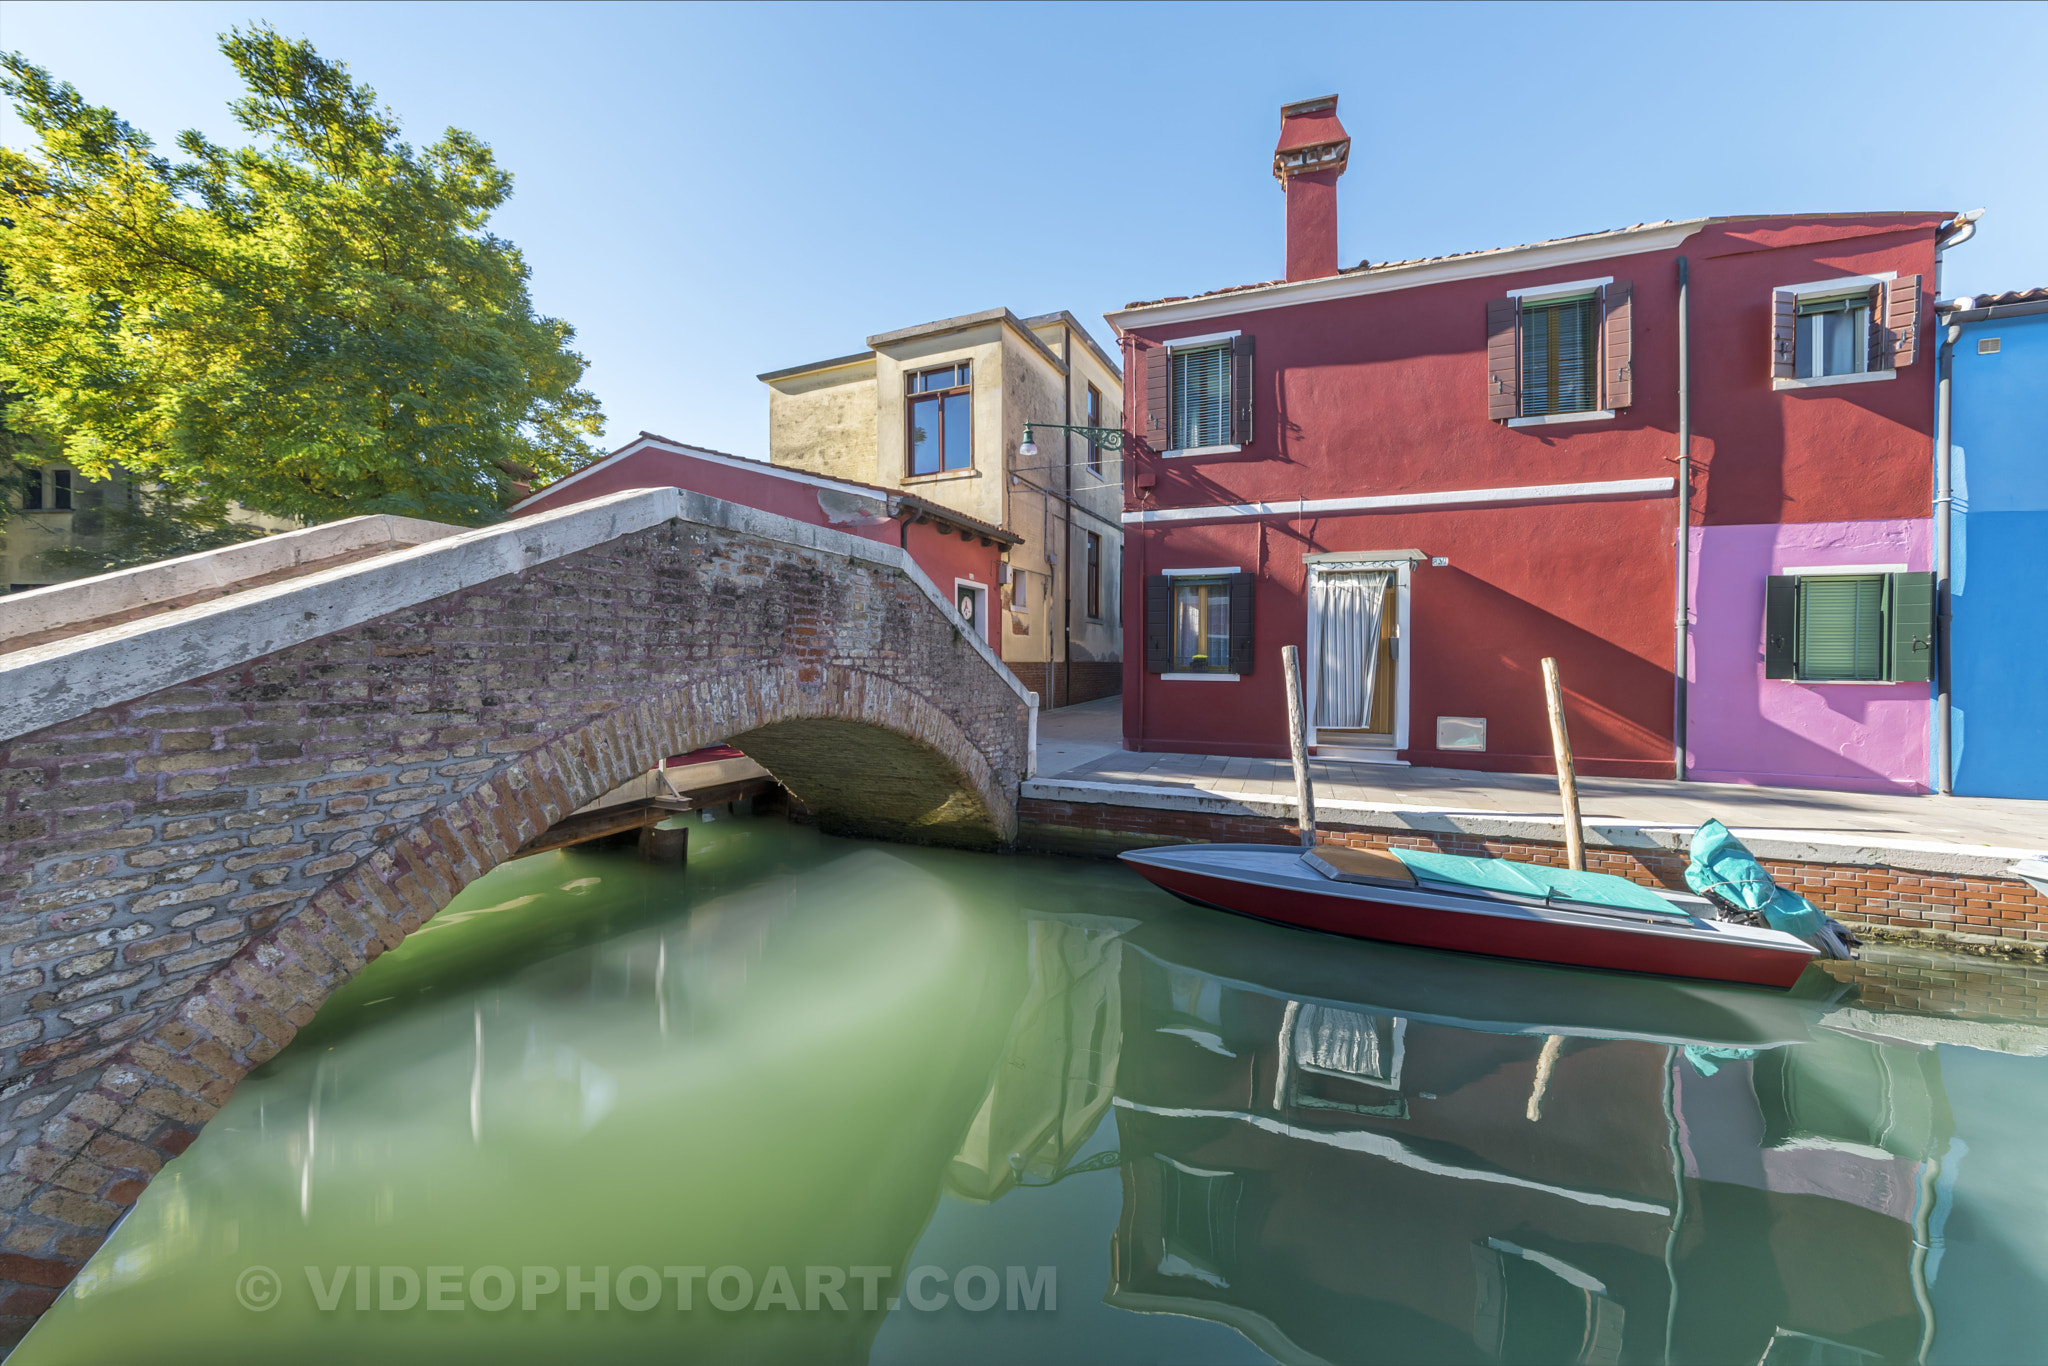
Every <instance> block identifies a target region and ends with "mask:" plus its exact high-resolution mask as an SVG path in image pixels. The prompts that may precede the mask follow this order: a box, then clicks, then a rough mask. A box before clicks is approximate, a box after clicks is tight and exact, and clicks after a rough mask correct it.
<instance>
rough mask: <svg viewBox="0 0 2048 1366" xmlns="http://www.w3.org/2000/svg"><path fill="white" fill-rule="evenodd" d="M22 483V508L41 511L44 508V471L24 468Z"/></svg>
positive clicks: (27, 510) (25, 510)
mask: <svg viewBox="0 0 2048 1366" xmlns="http://www.w3.org/2000/svg"><path fill="white" fill-rule="evenodd" d="M22 475H23V479H22V485H21V510H22V511H23V512H41V511H42V510H43V472H42V471H41V470H23V471H22Z"/></svg>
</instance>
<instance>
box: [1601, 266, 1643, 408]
mask: <svg viewBox="0 0 2048 1366" xmlns="http://www.w3.org/2000/svg"><path fill="white" fill-rule="evenodd" d="M1603 293H1604V297H1603V300H1602V302H1603V304H1604V306H1605V312H1606V315H1607V360H1606V366H1605V376H1604V377H1605V379H1606V381H1607V388H1606V394H1605V398H1606V401H1605V402H1604V403H1602V404H1601V406H1602V407H1603V408H1626V407H1628V406H1629V405H1630V404H1632V403H1634V402H1635V290H1634V287H1633V286H1632V285H1631V284H1630V283H1629V282H1628V281H1627V280H1616V281H1615V282H1614V283H1613V284H1611V285H1609V286H1607V288H1606V290H1605V291H1604V292H1603Z"/></svg>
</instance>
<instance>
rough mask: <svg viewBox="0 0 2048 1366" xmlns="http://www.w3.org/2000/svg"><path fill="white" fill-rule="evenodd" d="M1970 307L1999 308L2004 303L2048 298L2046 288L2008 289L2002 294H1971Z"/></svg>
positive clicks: (2027, 301)
mask: <svg viewBox="0 0 2048 1366" xmlns="http://www.w3.org/2000/svg"><path fill="white" fill-rule="evenodd" d="M1970 299H1971V305H1970V306H1971V307H1972V308H2000V307H2003V306H2004V305H2006V304H2032V303H2039V302H2041V301H2042V300H2044V299H2048V289H2008V290H2007V291H2006V292H2005V293H2003V294H1973V295H1971V296H1970Z"/></svg>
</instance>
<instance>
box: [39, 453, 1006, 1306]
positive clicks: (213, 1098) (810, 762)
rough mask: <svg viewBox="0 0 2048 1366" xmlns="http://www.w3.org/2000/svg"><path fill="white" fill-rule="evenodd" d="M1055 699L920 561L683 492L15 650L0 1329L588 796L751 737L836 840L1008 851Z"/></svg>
mask: <svg viewBox="0 0 2048 1366" xmlns="http://www.w3.org/2000/svg"><path fill="white" fill-rule="evenodd" d="M1032 716H1033V707H1032V702H1031V699H1030V696H1029V694H1028V693H1026V692H1025V691H1024V689H1023V687H1022V685H1020V684H1019V683H1018V682H1017V680H1016V679H1015V677H1014V676H1013V675H1011V674H1010V673H1009V672H1008V670H1006V669H1005V668H1003V666H1002V664H1001V662H1000V661H999V660H998V659H997V658H996V657H995V656H994V654H993V653H992V652H991V651H990V650H989V649H988V646H987V645H986V643H985V642H983V641H981V640H980V639H978V638H977V637H976V636H975V635H974V633H973V632H972V631H971V630H970V629H969V628H968V627H967V626H966V624H965V623H964V622H962V621H961V620H960V618H959V616H958V613H957V612H956V610H955V609H954V607H953V605H952V602H951V600H950V597H949V596H948V595H946V594H943V593H941V592H939V590H938V589H937V588H936V586H934V585H933V584H932V583H931V582H930V581H929V580H928V579H927V578H926V577H925V576H924V574H923V573H922V572H921V571H920V570H919V569H918V568H917V566H916V565H915V564H914V563H912V562H911V561H910V560H909V559H908V557H907V556H905V555H904V554H903V552H901V551H900V550H898V549H897V548H895V547H893V546H887V545H882V544H878V543H876V542H873V541H868V540H864V539H861V538H858V537H853V536H848V535H845V534H843V533H840V532H835V531H831V530H829V529H825V528H820V527H814V526H808V525H804V524H801V523H797V522H793V521H789V520H788V519H784V518H780V517H775V516H773V515H771V514H766V513H761V512H758V511H755V510H753V509H750V508H744V507H739V506H737V505H734V504H730V503H724V502H720V501H718V500H716V499H711V498H706V497H704V496H702V495H698V494H691V493H683V492H681V491H678V490H675V489H655V490H636V491H632V492H627V493H621V494H615V495H612V496H610V497H607V498H603V499H597V500H593V501H591V502H589V503H586V504H580V505H578V506H576V507H573V508H568V509H564V510H562V511H560V512H556V513H550V514H544V515H541V516H537V517H533V518H528V519H523V520H521V521H517V522H513V523H510V524H507V525H504V526H498V527H491V528H486V529H484V530H480V531H471V532H464V533H462V534H460V535H455V536H449V537H446V538H443V539H439V540H436V541H433V542H431V543H428V544H424V545H419V546H415V547H412V548H410V549H405V550H399V551H395V552H392V553H389V554H384V555H379V556H376V557H375V558H373V559H368V560H364V561H361V562H359V563H355V564H351V565H346V566H342V567H339V568H335V569H330V570H326V571H322V572H319V573H314V574H311V575H308V576H306V577H302V578H299V579H295V580H292V581H290V582H286V583H280V584H274V585H270V586H267V587H261V588H256V589H252V590H249V591H247V592H243V593H237V594H234V595H233V596H230V597H226V598H222V599H219V600H217V601H215V602H211V603H206V604H202V605H199V606H194V607H188V608H183V609H180V610H177V611H173V612H168V613H163V614H160V615H158V616H154V617H150V618H148V619H146V620H141V621H134V622H129V623H126V624H124V625H119V626H115V627H112V628H109V629H106V630H102V631H97V632H93V633H92V634H89V635H84V636H78V637H75V638H72V639H69V640H64V641H59V642H55V643H52V644H49V645H45V646H41V647H37V648H35V649H30V650H25V651H20V652H17V653H15V654H12V655H8V656H5V657H0V794H4V801H5V806H4V808H0V837H4V840H5V843H4V845H0V1172H4V1174H0V1220H4V1221H5V1227H4V1228H0V1244H4V1249H5V1250H4V1252H0V1316H13V1317H14V1318H15V1319H16V1320H17V1324H19V1323H21V1322H25V1320H26V1319H27V1318H32V1317H33V1315H34V1314H36V1313H39V1312H40V1311H41V1309H42V1308H43V1307H44V1306H45V1305H47V1303H48V1302H49V1301H50V1300H51V1299H53V1298H54V1296H55V1294H56V1293H57V1290H58V1288H60V1287H61V1286H62V1285H64V1284H65V1283H67V1282H68V1281H69V1279H70V1277H71V1275H72V1274H73V1273H75V1271H76V1269H77V1267H78V1266H79V1265H80V1264H82V1262H83V1260H84V1258H85V1257H86V1256H88V1255H90V1253H91V1251H92V1249H93V1248H94V1247H96V1246H97V1245H98V1243H99V1242H100V1241H101V1239H103V1238H104V1236H105V1232H106V1229H107V1228H108V1227H109V1226H111V1224H112V1223H113V1221H114V1220H115V1219H116V1218H118V1217H119V1215H120V1213H121V1210H122V1209H123V1208H124V1207H125V1206H126V1205H128V1204H130V1203H132V1202H133V1200H134V1199H135V1198H136V1196H137V1195H138V1194H139V1192H140V1191H141V1190H142V1188H143V1186H144V1185H145V1184H146V1183H147V1181H148V1180H149V1178H150V1177H151V1176H152V1175H153V1174H154V1173H155V1172H156V1170H157V1169H158V1168H159V1167H160V1166H161V1164H162V1163H163V1162H164V1161H166V1160H168V1159H169V1158H170V1157H172V1156H175V1155H176V1154H177V1153H178V1152H181V1151H182V1150H183V1148H184V1147H185V1145H186V1144H188V1143H189V1142H190V1141H191V1140H192V1138H193V1136H195V1135H196V1133H197V1131H198V1129H199V1126H201V1125H202V1124H204V1123H205V1121H206V1120H207V1119H208V1118H210V1117H211V1116H212V1114H213V1113H214V1112H215V1110H216V1109H217V1108H218V1107H219V1106H220V1105H221V1104H222V1103H224V1102H225V1100H226V1099H227V1096H228V1094H229V1092H230V1091H231V1090H232V1089H233V1087H234V1085H235V1083H236V1082H237V1081H239V1080H240V1078H241V1077H242V1076H243V1075H244V1074H246V1072H247V1071H248V1070H249V1069H250V1068H252V1067H254V1066H257V1065H259V1064H260V1063H262V1062H263V1061H265V1060H267V1059H268V1058H269V1057H271V1056H274V1055H275V1053H276V1052H277V1051H278V1050H279V1049H280V1048H282V1047H283V1046H284V1045H285V1044H286V1043H287V1042H289V1040H290V1039H291V1037H292V1035H293V1034H294V1033H295V1032H296V1030H297V1029H298V1028H299V1027H301V1026H303V1025H304V1024H305V1023H306V1022H307V1021H308V1020H310V1019H311V1018H312V1016H313V1013H314V1011H316V1010H317V1009H318V1008H319V1005H320V1003H321V1002H322V1001H323V1000H324V999H325V997H326V995H327V994H328V993H329V992H330V991H331V990H333V988H334V987H335V986H337V985H339V984H340V983H342V982H344V981H346V980H347V979H348V978H349V977H350V976H352V975H353V974H354V973H355V972H356V971H359V970H360V969H361V967H362V966H363V964H364V963H365V962H367V961H368V960H370V959H371V958H374V957H375V956H376V955H377V954H379V953H381V952H383V951H384V950H385V949H387V948H391V947H395V946H396V945H397V944H398V943H400V942H402V940H403V939H404V937H405V935H406V934H408V933H410V932H411V931H412V930H414V929H416V928H417V927H418V926H419V925H420V924H421V923H422V922H423V921H425V920H426V919H427V918H429V917H431V916H432V915H433V914H434V913H435V912H436V911H438V910H439V909H440V908H441V907H442V906H444V905H446V904H447V902H448V901H449V900H450V899H452V898H453V897H454V895H455V894H456V892H458V891H459V890H460V889H461V888H462V887H463V886H464V885H465V884H466V883H468V882H469V881H471V880H472V879H474V878H475V877H477V876H480V875H481V874H482V873H484V872H486V871H488V870H489V869H490V868H492V867H493V866H495V865H496V864H497V863H499V862H501V861H502V860H504V859H505V858H507V857H509V856H510V855H511V854H512V852H513V851H514V850H516V849H517V848H518V847H519V846H520V845H521V844H522V843H524V842H525V841H526V840H528V839H531V838H532V837H533V836H535V835H537V834H539V833H540V832H542V831H544V830H545V829H547V828H548V827H549V826H550V825H552V824H554V822H556V821H557V820H559V819H560V818H561V817H562V816H564V815H566V814H567V813H569V812H570V811H573V810H575V809H577V808H578V807H580V806H582V805H584V804H585V803H587V802H589V801H591V800H593V799H595V798H596V797H598V796H600V795H602V794H603V793H604V792H607V791H609V790H611V789H612V788H614V787H616V786H617V785H618V784H619V783H621V782H623V781H625V780H626V779H627V778H629V777H631V776H633V775H634V774H637V773H641V772H644V771H646V770H647V769H649V768H651V767H653V766H654V765H655V764H657V763H659V762H660V761H661V759H662V758H663V757H665V756H667V755H670V754H676V753H681V752H684V751H687V750H692V749H696V748H700V747H702V746H704V745H708V744H712V743H716V742H720V741H726V742H731V743H734V744H736V745H738V746H739V747H740V748H742V749H744V750H746V751H747V752H748V753H749V754H750V755H752V756H753V757H755V758H756V759H758V760H759V761H760V762H762V763H763V764H764V765H766V766H767V768H768V769H769V770H770V771H771V772H772V773H773V774H775V776H776V777H777V778H778V779H780V780H782V781H783V782H784V783H785V784H786V785H787V786H789V787H790V788H791V790H792V791H793V792H794V793H795V794H796V795H797V796H798V797H799V798H801V799H802V800H804V801H805V803H806V804H807V805H809V806H811V807H812V808H814V809H815V810H816V811H817V812H818V813H819V817H820V819H821V822H822V823H824V824H825V825H826V826H827V827H828V828H832V829H837V830H842V831H846V832H848V833H857V834H869V835H879V836H884V837H888V838H896V839H910V840H919V841H927V842H933V843H948V844H957V845H966V846H973V847H994V846H996V845H999V844H1002V843H1004V842H1006V841H1008V840H1009V839H1010V838H1011V837H1012V836H1013V835H1014V833H1015V828H1016V801H1017V797H1016V794H1017V788H1018V784H1019V782H1020V780H1021V779H1022V778H1023V777H1025V776H1026V775H1027V770H1028V767H1029V762H1030V753H1031V738H1032V737H1031V725H1032Z"/></svg>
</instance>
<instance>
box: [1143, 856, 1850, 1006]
mask: <svg viewBox="0 0 2048 1366" xmlns="http://www.w3.org/2000/svg"><path fill="white" fill-rule="evenodd" d="M1122 858H1123V860H1124V862H1126V863H1129V864H1130V865H1131V866H1132V867H1134V868H1136V869H1137V870H1138V872H1139V873H1141V874H1143V875H1144V876H1145V877H1146V878H1147V879H1148V880H1150V881H1151V882H1153V883H1154V884H1156V885H1158V886H1160V887H1163V888H1164V889H1166V890H1167V891H1169V892H1171V893H1173V894H1174V895H1175V896H1177V897H1179V898H1181V899H1182V900H1183V901H1191V902H1194V903H1195V904H1196V905H1200V906H1211V907H1214V908H1216V909H1218V910H1224V911H1232V912H1235V913H1236V914H1239V915H1248V916H1254V917H1256V918H1258V919H1260V920H1270V921H1276V922H1278V923H1280V924H1283V925H1298V926H1301V927H1303V928H1306V929H1312V930H1323V931H1326V932H1328V933H1331V934H1342V935H1349V936H1351V937H1352V938H1356V939H1377V940H1382V941H1385V942H1387V943H1393V944H1414V945H1418V946H1421V947H1423V948H1433V949H1454V950H1457V951H1459V952H1463V953H1480V954H1488V955H1491V956H1493V957H1496V958H1518V959H1523V960H1526V961H1529V962H1535V963H1556V964H1564V965H1567V966H1572V967H1585V968H1609V969H1614V970H1616V971H1621V972H1644V973H1655V974H1658V975H1661V976H1666V977H1690V978H1698V979H1703V980H1707V981H1717V982H1745V983H1749V984H1751V985H1755V986H1767V987H1789V986H1791V985H1792V984H1793V983H1794V982H1795V981H1797V980H1798V978H1799V975H1800V974H1801V973H1802V972H1804V971H1805V969H1806V965H1807V964H1808V963H1810V962H1812V961H1813V960H1814V959H1815V958H1817V957H1821V956H1822V953H1821V951H1820V950H1819V949H1817V948H1816V947H1815V946H1813V945H1812V944H1809V943H1807V942H1806V941H1805V940H1803V939H1799V938H1796V937H1795V936H1793V935H1789V934H1785V933H1782V932H1780V931H1778V930H1773V929H1768V928H1765V927H1763V926H1759V925H1750V924H1743V923H1740V922H1738V921H1734V920H1722V919H1719V918H1717V912H1716V910H1715V908H1714V906H1713V905H1712V904H1711V903H1710V902H1708V901H1707V900H1706V899H1705V898H1703V897H1696V896H1687V895H1683V894H1680V893H1674V892H1658V891H1654V890H1652V889H1650V888H1648V887H1641V886H1638V885H1637V884H1635V883H1633V882H1630V881H1628V880H1627V879H1626V878H1620V877H1614V876H1612V875H1610V874H1605V873H1585V872H1571V871H1568V870H1565V869H1560V868H1546V867H1540V866H1538V865H1535V864H1526V863H1515V862H1512V861H1510V860H1507V859H1481V858H1463V857H1460V856H1457V855H1451V854H1438V853H1433V852H1427V851H1414V850H1406V849H1402V850H1387V851H1380V850H1371V849H1352V848H1347V847H1344V846H1341V845H1328V844H1325V845H1318V846H1316V847H1315V848H1314V849H1301V848H1294V847H1289V846H1286V845H1272V844H1182V845H1170V846H1167V847H1164V848H1158V849H1134V850H1131V851H1129V852H1127V853H1125V854H1124V855H1122Z"/></svg>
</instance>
